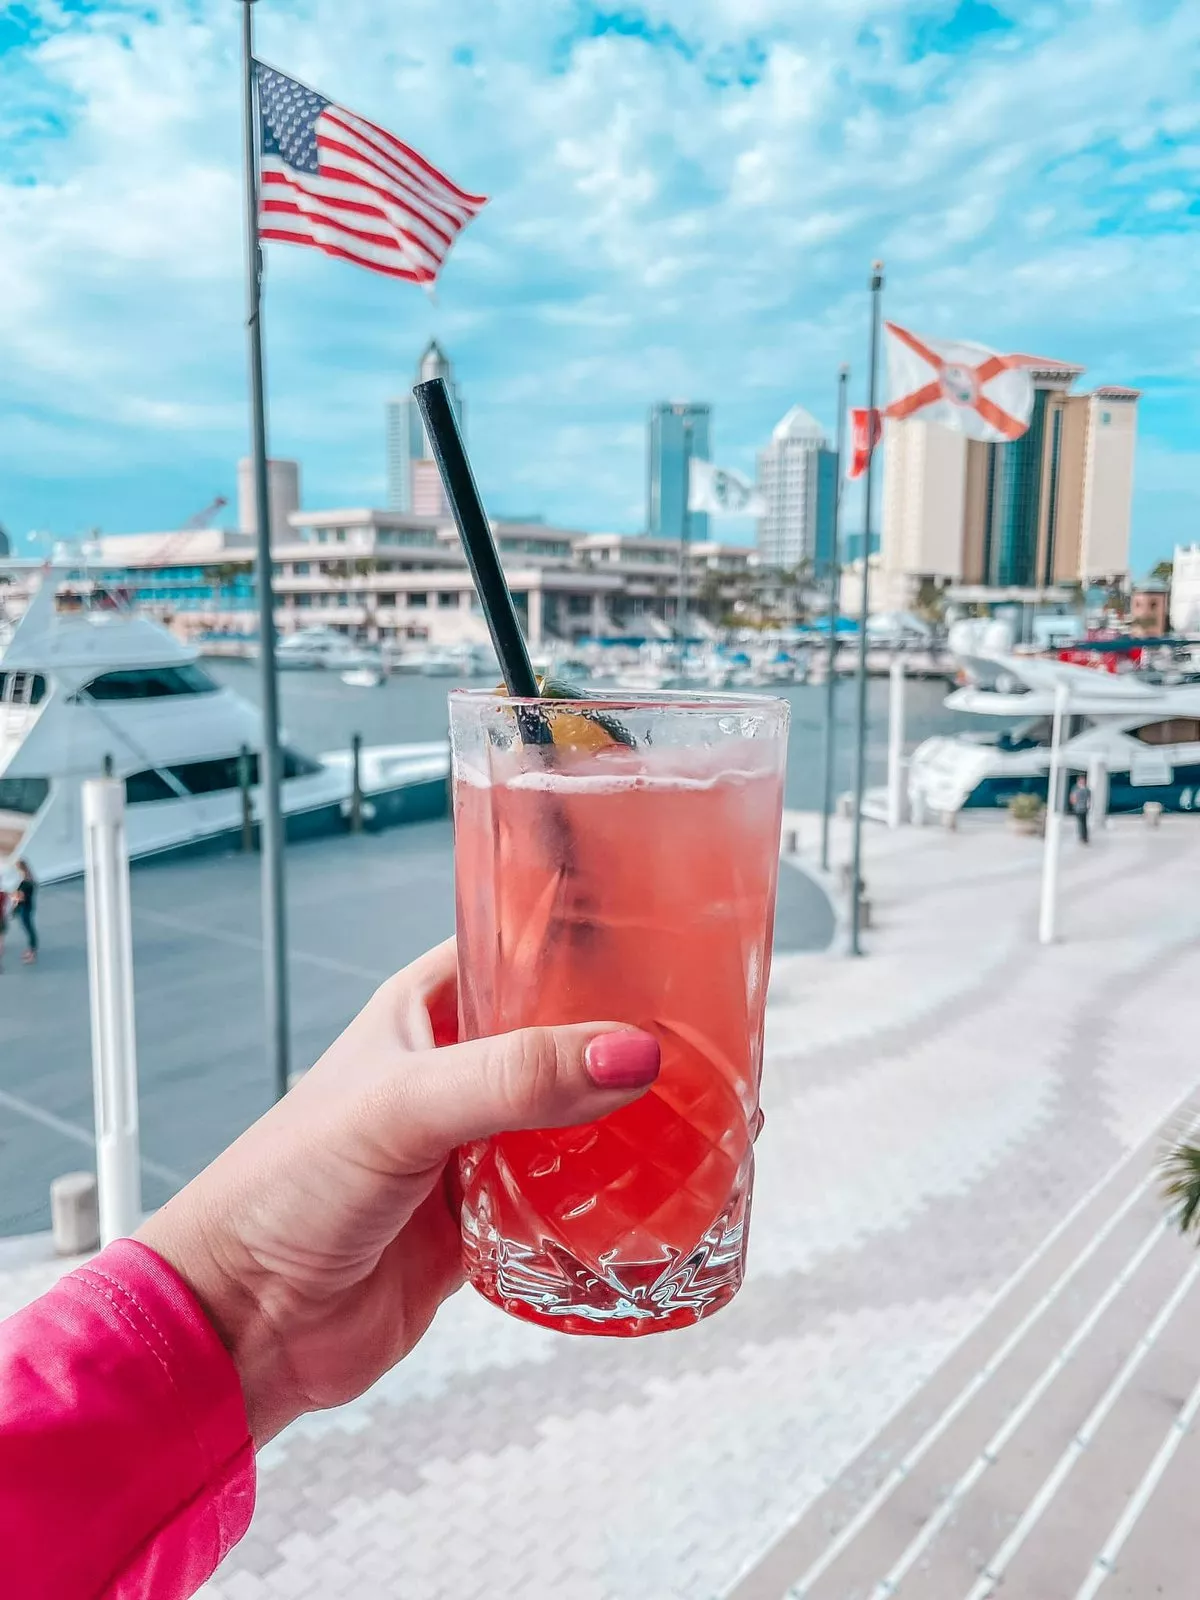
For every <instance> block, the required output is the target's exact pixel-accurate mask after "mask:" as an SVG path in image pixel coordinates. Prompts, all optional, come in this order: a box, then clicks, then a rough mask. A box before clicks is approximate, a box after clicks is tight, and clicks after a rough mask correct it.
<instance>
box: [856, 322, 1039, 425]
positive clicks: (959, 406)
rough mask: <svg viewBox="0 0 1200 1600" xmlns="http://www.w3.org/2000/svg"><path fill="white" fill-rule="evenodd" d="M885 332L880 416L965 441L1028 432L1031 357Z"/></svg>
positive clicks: (892, 329)
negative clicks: (925, 425) (937, 427)
mask: <svg viewBox="0 0 1200 1600" xmlns="http://www.w3.org/2000/svg"><path fill="white" fill-rule="evenodd" d="M884 327H885V330H886V333H887V359H888V388H889V390H890V394H889V396H888V406H887V409H886V410H885V412H884V416H885V417H892V418H894V419H895V420H896V421H900V420H902V419H903V418H905V417H914V418H919V419H920V421H922V422H938V423H940V424H941V425H942V427H943V428H949V429H950V430H951V431H952V432H953V433H962V434H965V435H966V436H967V438H968V439H980V440H986V441H988V442H990V443H992V444H1006V443H1007V442H1008V441H1009V440H1011V439H1019V438H1020V437H1021V435H1022V434H1023V433H1024V432H1025V430H1026V429H1027V428H1028V427H1029V418H1030V415H1031V413H1032V411H1033V374H1032V372H1031V371H1030V368H1031V367H1036V366H1037V365H1038V364H1039V363H1038V359H1037V357H1035V356H1023V355H999V354H998V353H997V352H996V351H995V350H989V349H988V348H987V346H986V345H982V344H971V343H970V342H968V341H967V340H966V339H927V338H925V337H924V336H923V335H922V334H919V333H910V332H909V330H908V329H907V328H899V327H897V326H896V324H895V323H894V322H888V323H885V324H884Z"/></svg>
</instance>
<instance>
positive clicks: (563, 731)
mask: <svg viewBox="0 0 1200 1600" xmlns="http://www.w3.org/2000/svg"><path fill="white" fill-rule="evenodd" d="M537 686H538V693H539V694H540V695H541V697H542V699H543V700H551V701H553V700H576V701H578V700H586V699H587V696H586V695H585V694H584V693H583V691H582V690H581V689H579V688H577V687H576V686H575V684H573V683H564V682H563V680H562V679H561V678H544V677H541V676H539V677H538V680H537ZM496 692H497V694H503V693H504V692H505V690H504V686H503V685H500V686H498V688H497V690H496ZM520 715H521V720H522V727H523V730H524V731H523V737H524V738H525V741H526V743H528V744H551V745H553V746H554V748H555V749H556V750H582V751H585V752H591V751H596V750H610V749H612V748H613V747H614V746H616V745H627V746H628V745H632V744H633V736H632V734H630V732H629V730H628V729H627V728H625V727H623V726H622V724H621V723H620V722H618V721H617V719H616V718H615V717H613V716H610V715H609V714H608V713H607V712H605V711H577V710H575V709H572V710H570V711H568V710H566V709H565V708H563V709H561V710H559V709H558V708H555V707H552V706H547V707H546V709H545V710H544V711H543V710H542V709H541V708H540V707H539V708H538V710H537V711H536V712H535V711H532V710H526V711H525V712H524V713H521V714H520ZM535 718H536V726H534V725H533V724H534V719H535Z"/></svg>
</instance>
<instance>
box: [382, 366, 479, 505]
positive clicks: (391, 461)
mask: <svg viewBox="0 0 1200 1600" xmlns="http://www.w3.org/2000/svg"><path fill="white" fill-rule="evenodd" d="M432 378H444V379H445V381H446V387H447V388H448V389H449V391H450V404H451V406H452V407H453V409H454V415H455V416H456V417H457V418H458V425H459V427H460V428H462V427H464V426H465V423H464V418H465V415H466V408H465V407H464V405H463V400H462V396H461V395H460V394H459V392H458V385H457V384H456V383H455V381H454V368H453V367H452V366H451V365H450V362H449V360H448V359H447V357H446V354H445V352H444V351H443V350H442V347H441V345H439V344H438V342H437V340H436V339H431V340H430V341H429V343H428V344H427V345H426V346H425V349H424V351H423V353H422V355H421V359H420V361H419V362H418V363H417V377H416V381H417V382H418V383H428V382H429V381H430V379H432ZM387 504H388V510H389V511H407V512H409V513H411V514H412V515H413V516H418V517H443V516H448V515H449V507H448V506H447V505H446V497H445V495H444V494H443V492H442V480H441V479H440V478H439V476H438V470H437V464H436V463H435V461H434V459H433V451H432V450H431V449H430V447H429V440H428V439H427V438H426V437H425V425H424V423H423V422H422V421H421V413H420V412H419V411H418V410H417V402H416V401H415V400H414V399H413V397H412V395H411V394H407V395H404V396H403V397H402V398H401V399H399V400H389V401H388V403H387Z"/></svg>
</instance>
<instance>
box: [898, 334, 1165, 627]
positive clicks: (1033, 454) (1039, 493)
mask: <svg viewBox="0 0 1200 1600" xmlns="http://www.w3.org/2000/svg"><path fill="white" fill-rule="evenodd" d="M1082 373H1083V368H1082V367H1075V366H1069V365H1066V364H1063V363H1052V362H1046V363H1045V365H1044V366H1039V367H1038V368H1037V369H1035V371H1034V386H1035V395H1034V407H1033V414H1032V416H1031V418H1030V423H1029V428H1028V430H1027V431H1026V432H1025V433H1024V434H1022V436H1021V437H1020V438H1019V439H1016V440H1014V441H1013V442H1012V443H1011V444H981V443H978V442H977V441H975V440H967V439H964V438H963V437H962V436H961V435H959V434H955V433H951V432H950V431H949V429H946V428H942V427H940V426H938V425H936V424H932V423H924V422H915V421H905V422H889V423H887V424H886V426H885V431H884V447H885V448H884V488H883V540H882V552H881V574H880V584H879V591H880V592H879V604H880V605H884V606H887V607H889V608H899V607H903V606H905V605H907V604H911V603H912V601H913V600H914V599H915V598H916V595H917V593H918V592H919V590H920V587H921V584H922V583H923V582H925V581H926V580H929V579H933V580H936V581H941V582H945V581H950V582H955V583H963V584H978V585H984V586H986V587H989V588H996V589H1011V588H1021V589H1039V588H1049V587H1052V586H1055V585H1061V584H1069V583H1087V582H1090V581H1092V580H1095V579H1107V578H1115V577H1121V576H1124V575H1125V574H1126V573H1127V572H1128V569H1129V532H1130V511H1131V503H1132V496H1133V458H1134V449H1135V444H1136V436H1137V402H1138V398H1139V396H1138V391H1137V390H1136V389H1121V388H1102V389H1096V390H1095V391H1093V392H1092V393H1090V394H1072V393H1071V388H1072V385H1073V384H1074V383H1075V381H1076V379H1077V378H1079V377H1080V376H1081V375H1082Z"/></svg>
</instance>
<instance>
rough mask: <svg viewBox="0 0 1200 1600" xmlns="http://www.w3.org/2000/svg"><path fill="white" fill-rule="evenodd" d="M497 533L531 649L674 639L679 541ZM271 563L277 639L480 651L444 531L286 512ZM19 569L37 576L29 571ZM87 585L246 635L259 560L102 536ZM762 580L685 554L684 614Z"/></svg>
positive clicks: (730, 607)
mask: <svg viewBox="0 0 1200 1600" xmlns="http://www.w3.org/2000/svg"><path fill="white" fill-rule="evenodd" d="M494 532H495V536H496V542H497V545H498V547H499V551H500V559H501V561H502V562H503V565H504V570H505V574H506V576H507V578H508V582H509V586H510V588H511V590H512V593H513V598H514V601H515V602H516V606H517V610H518V612H519V613H520V616H521V621H522V624H523V626H524V628H525V630H526V633H527V636H528V638H529V641H530V643H531V645H533V646H534V648H535V649H536V648H540V647H543V646H546V645H549V644H552V643H554V642H556V641H561V642H571V641H573V640H578V639H581V638H587V637H597V636H600V637H619V636H631V635H634V636H645V637H661V636H669V635H670V632H671V628H670V623H671V622H672V621H673V619H674V618H675V615H676V610H677V605H678V594H679V544H678V542H677V541H674V540H665V539H649V538H646V537H645V536H643V535H640V534H615V533H611V534H610V533H599V534H587V533H581V532H579V531H577V530H574V529H567V528H558V527H551V526H548V525H546V524H545V523H541V522H497V523H495V524H494ZM272 557H273V574H272V577H273V583H274V587H275V596H276V606H275V619H276V624H277V626H278V628H279V630H280V632H281V633H283V634H288V633H294V632H296V631H298V630H299V629H301V628H307V627H317V626H322V627H328V628H335V629H337V630H338V631H339V632H342V633H345V634H347V635H349V636H351V637H354V638H362V639H368V640H381V641H394V642H403V641H420V642H427V643H430V644H433V645H438V646H442V645H451V644H458V643H475V642H478V643H482V642H483V641H484V640H485V639H486V638H487V629H486V624H485V623H484V620H483V615H482V612H481V611H480V609H479V605H478V601H477V599H476V596H475V591H474V586H473V584H472V582H471V574H470V571H469V569H468V567H467V563H466V560H465V558H464V556H463V553H462V547H461V545H460V543H459V539H458V534H457V532H456V530H455V529H454V527H453V525H452V524H451V523H450V522H449V521H447V520H443V519H441V518H438V517H427V516H413V515H409V514H407V513H404V512H395V511H387V510H374V509H371V508H367V507H350V508H346V509H340V510H338V509H335V510H330V511H298V512H293V513H292V515H291V517H290V518H289V520H288V525H287V528H286V529H285V530H284V532H283V535H282V537H280V538H279V539H277V540H276V541H275V542H274V544H273V545H272ZM28 566H29V568H30V570H31V572H32V570H33V569H34V568H35V567H36V563H32V562H31V563H28ZM89 573H90V575H91V576H92V577H94V578H96V579H98V580H101V581H104V582H106V583H108V584H111V585H112V586H114V587H116V588H119V589H122V590H124V591H126V592H127V593H128V594H129V596H130V598H131V599H132V600H133V602H134V603H135V604H136V605H138V606H140V607H142V608H143V609H145V610H147V611H148V612H149V613H150V614H151V615H152V616H154V617H155V618H156V619H157V620H159V621H162V622H164V623H167V624H168V625H170V626H171V627H172V628H173V629H174V630H175V631H176V632H177V633H178V634H180V635H181V636H183V637H185V638H188V639H202V638H204V637H206V636H214V635H215V636H219V637H227V638H249V637H251V636H252V635H253V634H254V632H255V629H256V617H255V585H254V549H253V540H252V539H251V538H250V537H249V536H248V535H246V534H244V533H240V532H230V531H228V530H224V529H220V528H200V529H189V530H185V531H183V532H167V533H143V534H125V535H106V536H105V537H103V538H101V539H99V540H97V541H95V547H94V549H93V550H92V552H91V554H90V557H89ZM763 576H764V575H762V574H760V573H759V570H758V563H757V557H756V555H755V552H754V551H753V550H751V549H748V548H745V547H741V546H734V545H721V544H717V543H715V542H713V541H709V540H706V541H701V542H697V543H695V544H691V545H689V546H688V547H687V570H686V578H685V583H686V591H687V598H688V607H689V611H690V612H691V614H692V615H697V614H707V615H709V616H712V617H713V618H715V619H718V620H719V619H720V618H722V617H724V616H726V615H729V614H733V613H735V612H736V611H737V608H738V606H739V605H744V604H745V603H746V601H747V599H748V598H750V597H753V595H755V594H756V593H757V592H758V589H757V588H756V586H758V587H761V584H762V581H763ZM764 593H765V591H764Z"/></svg>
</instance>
